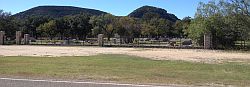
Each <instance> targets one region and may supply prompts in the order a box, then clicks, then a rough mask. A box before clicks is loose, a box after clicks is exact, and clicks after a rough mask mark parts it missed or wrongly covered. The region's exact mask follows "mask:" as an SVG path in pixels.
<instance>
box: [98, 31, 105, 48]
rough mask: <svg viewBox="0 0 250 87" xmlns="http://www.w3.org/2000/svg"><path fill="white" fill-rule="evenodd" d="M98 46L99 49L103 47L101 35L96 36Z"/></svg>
mask: <svg viewBox="0 0 250 87" xmlns="http://www.w3.org/2000/svg"><path fill="white" fill-rule="evenodd" d="M98 45H99V46H101V47H102V46H103V45H104V43H103V34H99V35H98Z"/></svg>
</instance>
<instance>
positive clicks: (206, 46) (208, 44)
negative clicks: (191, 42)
mask: <svg viewBox="0 0 250 87" xmlns="http://www.w3.org/2000/svg"><path fill="white" fill-rule="evenodd" d="M211 48H212V36H211V34H210V33H208V34H205V35H204V49H211Z"/></svg>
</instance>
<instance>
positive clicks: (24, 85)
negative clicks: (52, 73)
mask: <svg viewBox="0 0 250 87" xmlns="http://www.w3.org/2000/svg"><path fill="white" fill-rule="evenodd" d="M0 87H173V85H172V86H153V85H133V84H115V83H96V82H69V81H47V80H27V79H23V80H22V79H3V78H1V79H0Z"/></svg>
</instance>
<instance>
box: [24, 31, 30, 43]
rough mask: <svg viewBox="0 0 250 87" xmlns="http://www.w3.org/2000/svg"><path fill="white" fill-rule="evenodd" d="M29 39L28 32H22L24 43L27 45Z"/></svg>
mask: <svg viewBox="0 0 250 87" xmlns="http://www.w3.org/2000/svg"><path fill="white" fill-rule="evenodd" d="M29 40H30V35H29V34H24V45H28V44H29Z"/></svg>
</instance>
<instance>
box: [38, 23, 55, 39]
mask: <svg viewBox="0 0 250 87" xmlns="http://www.w3.org/2000/svg"><path fill="white" fill-rule="evenodd" d="M37 29H38V30H39V31H40V32H42V36H47V37H49V38H50V39H51V40H52V39H53V38H54V37H56V35H57V34H58V33H57V25H56V21H55V20H51V21H49V22H48V23H44V24H41V25H40V26H39V27H38V28H37Z"/></svg>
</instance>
